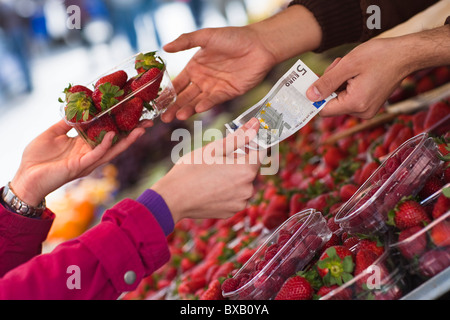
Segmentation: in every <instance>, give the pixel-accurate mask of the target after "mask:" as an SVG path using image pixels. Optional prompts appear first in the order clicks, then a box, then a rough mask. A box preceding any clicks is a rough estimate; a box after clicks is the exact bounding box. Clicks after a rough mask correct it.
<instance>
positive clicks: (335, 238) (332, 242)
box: [320, 232, 341, 253]
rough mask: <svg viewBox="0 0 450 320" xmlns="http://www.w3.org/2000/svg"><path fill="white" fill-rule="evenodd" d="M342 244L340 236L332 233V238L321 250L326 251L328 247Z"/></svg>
mask: <svg viewBox="0 0 450 320" xmlns="http://www.w3.org/2000/svg"><path fill="white" fill-rule="evenodd" d="M339 244H341V240H340V239H339V236H338V235H337V234H336V233H334V232H333V233H332V234H331V238H330V240H328V241H327V242H326V243H325V244H324V245H323V246H322V248H321V249H320V252H321V253H322V252H325V251H326V250H327V249H328V248H330V247H333V246H337V245H339Z"/></svg>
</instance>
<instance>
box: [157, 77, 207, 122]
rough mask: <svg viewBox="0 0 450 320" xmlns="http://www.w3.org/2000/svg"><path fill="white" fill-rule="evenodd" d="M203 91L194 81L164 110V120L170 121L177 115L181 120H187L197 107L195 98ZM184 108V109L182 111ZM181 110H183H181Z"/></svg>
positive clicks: (162, 117)
mask: <svg viewBox="0 0 450 320" xmlns="http://www.w3.org/2000/svg"><path fill="white" fill-rule="evenodd" d="M200 93H201V89H200V88H199V87H198V86H197V85H196V84H194V83H191V84H190V85H189V86H188V87H187V88H186V89H185V90H184V91H183V92H181V93H180V94H179V95H178V97H177V100H176V101H175V102H174V103H173V104H172V105H171V106H170V107H169V109H167V110H166V112H164V114H163V115H162V116H161V119H162V121H164V122H170V121H172V120H173V119H174V118H175V116H176V117H177V118H178V119H179V120H186V119H187V118H189V117H190V116H191V115H193V114H194V113H195V112H194V108H195V100H194V99H195V98H196V97H197V96H198V95H199V94H200ZM182 110H183V111H182ZM180 111H181V112H180Z"/></svg>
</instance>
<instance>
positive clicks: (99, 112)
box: [59, 52, 164, 146]
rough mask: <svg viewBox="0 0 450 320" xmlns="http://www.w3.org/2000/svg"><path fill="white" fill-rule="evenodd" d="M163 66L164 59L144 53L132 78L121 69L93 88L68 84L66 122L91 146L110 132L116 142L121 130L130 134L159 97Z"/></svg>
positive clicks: (98, 82) (139, 58) (102, 79)
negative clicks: (144, 111) (114, 135)
mask: <svg viewBox="0 0 450 320" xmlns="http://www.w3.org/2000/svg"><path fill="white" fill-rule="evenodd" d="M163 68H164V62H163V61H162V60H161V59H160V58H159V57H158V56H156V55H155V52H148V53H145V54H143V53H142V54H139V55H137V56H136V59H135V70H136V71H137V74H136V75H134V76H132V77H131V78H128V74H127V73H126V72H125V71H124V70H118V71H114V72H112V73H110V74H107V75H105V76H103V77H101V78H100V79H98V80H97V82H96V83H95V84H94V88H93V90H91V89H89V88H87V87H85V86H82V85H75V86H72V85H69V86H68V87H67V88H66V89H64V93H65V98H64V100H63V99H59V101H60V102H63V103H66V106H65V117H66V119H67V121H68V122H70V123H72V124H73V125H74V126H75V127H76V128H77V130H78V131H79V133H81V135H82V136H83V137H85V138H86V139H88V142H89V144H90V145H92V146H95V145H98V144H100V143H101V141H102V140H103V137H104V136H105V134H106V133H107V132H110V131H112V132H115V134H116V137H115V140H114V141H117V140H118V138H119V136H118V135H119V134H120V133H124V134H127V133H129V132H130V131H132V130H133V129H134V128H136V127H137V126H138V124H139V120H140V118H141V116H142V111H143V109H144V108H149V109H151V105H150V104H149V103H150V102H151V101H152V100H154V99H155V98H156V97H157V96H158V92H159V87H160V84H161V80H162V70H163ZM106 111H109V112H106ZM93 119H95V120H93ZM91 120H93V121H91ZM80 131H81V132H80Z"/></svg>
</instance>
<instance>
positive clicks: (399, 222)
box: [393, 199, 430, 230]
mask: <svg viewBox="0 0 450 320" xmlns="http://www.w3.org/2000/svg"><path fill="white" fill-rule="evenodd" d="M393 211H394V212H393V214H394V218H393V219H394V223H395V226H396V227H397V228H399V229H400V230H404V229H407V228H411V227H414V226H422V225H423V224H424V223H429V222H430V218H429V217H428V214H427V212H426V211H425V209H424V208H423V207H422V206H421V205H420V203H418V202H417V201H414V200H411V199H407V200H404V201H401V202H400V203H399V204H398V205H397V206H396V207H395V208H394V210H393Z"/></svg>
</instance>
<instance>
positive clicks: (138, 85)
mask: <svg viewBox="0 0 450 320" xmlns="http://www.w3.org/2000/svg"><path fill="white" fill-rule="evenodd" d="M162 77H163V75H162V71H161V70H160V69H159V68H151V69H150V70H148V71H146V72H144V73H141V74H139V75H138V76H136V77H135V78H134V79H133V82H131V89H132V90H133V92H134V95H135V96H137V97H139V98H141V99H142V100H143V101H144V102H150V101H152V100H154V99H155V98H156V97H157V96H158V92H159V85H160V84H161V80H162ZM144 87H145V88H144Z"/></svg>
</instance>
